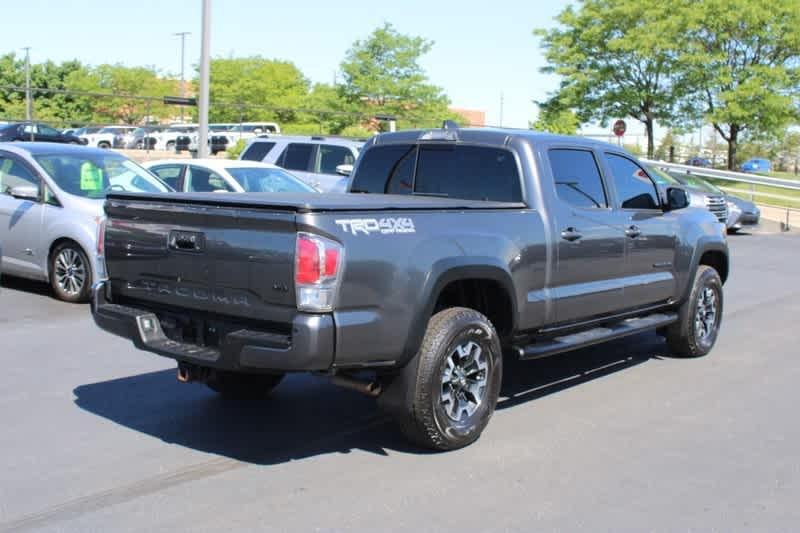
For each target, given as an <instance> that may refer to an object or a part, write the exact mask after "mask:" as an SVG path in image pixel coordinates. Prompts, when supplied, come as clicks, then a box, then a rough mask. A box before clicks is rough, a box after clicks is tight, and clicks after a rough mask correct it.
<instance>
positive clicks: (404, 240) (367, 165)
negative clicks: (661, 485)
mask: <svg viewBox="0 0 800 533" xmlns="http://www.w3.org/2000/svg"><path fill="white" fill-rule="evenodd" d="M105 212H106V217H107V218H106V222H105V224H104V239H101V240H100V249H101V250H102V251H103V254H104V259H105V263H106V268H107V274H108V277H107V279H105V280H102V281H101V282H99V283H97V284H96V286H95V288H94V292H93V302H92V312H93V315H94V320H95V321H96V323H97V324H98V325H99V326H100V327H101V328H103V329H105V330H107V331H109V332H111V333H114V334H116V335H120V336H122V337H125V338H128V339H131V340H132V341H133V343H134V344H135V345H136V347H138V348H140V349H142V350H146V351H149V352H153V353H156V354H159V355H162V356H165V357H168V358H171V359H174V360H176V361H177V364H178V378H179V380H180V381H185V382H186V381H198V382H202V383H205V384H206V385H207V386H208V387H210V388H211V389H213V390H214V391H216V392H218V393H220V394H222V395H229V396H235V397H249V398H259V397H262V396H264V395H266V394H268V393H269V392H270V390H271V389H272V388H274V387H275V386H276V385H277V384H278V383H279V381H280V380H281V378H282V377H283V376H284V375H285V374H286V373H289V372H314V373H319V374H324V375H327V376H330V377H331V379H332V380H333V382H334V383H336V384H339V385H343V386H346V387H350V388H352V389H356V390H359V391H361V392H363V393H365V394H369V395H372V396H375V397H377V398H378V402H379V404H381V405H382V406H383V408H385V409H386V410H387V411H388V412H389V413H391V415H393V416H394V417H395V419H396V420H397V421H398V423H399V426H400V428H401V429H402V431H403V432H404V433H405V434H406V435H407V436H408V437H409V438H410V439H412V440H413V441H414V442H416V443H419V444H421V445H423V446H426V447H430V448H433V449H437V450H449V449H454V448H459V447H462V446H465V445H467V444H470V443H471V442H473V441H475V440H476V439H477V438H478V437H479V436H480V434H481V432H482V431H483V430H484V428H485V427H486V425H487V423H488V421H489V418H490V417H491V416H492V413H493V411H494V409H495V405H496V402H497V399H498V394H499V391H500V385H501V378H502V371H503V362H504V360H505V361H508V359H507V358H514V359H536V358H541V357H546V356H551V355H555V354H560V353H564V352H569V351H572V350H575V349H578V348H582V347H585V346H589V345H593V344H597V343H601V342H605V341H609V340H612V339H617V338H620V337H624V336H628V335H632V334H636V333H639V332H643V331H647V330H655V331H657V332H658V333H659V334H661V335H662V336H664V337H665V338H666V342H667V344H668V346H669V348H670V350H671V351H672V353H674V354H675V355H677V356H688V357H695V356H701V355H704V354H706V353H708V352H709V350H711V348H712V346H713V345H714V342H715V341H716V339H717V335H718V332H719V327H720V321H721V318H722V304H723V292H722V285H723V283H724V282H725V280H726V278H727V277H728V269H729V266H728V248H727V244H726V237H725V228H724V226H723V225H722V224H720V222H719V220H717V218H716V217H715V216H714V215H713V214H711V213H710V212H709V211H708V210H707V209H704V208H694V207H690V206H689V205H688V200H687V196H686V192H685V191H683V190H682V189H681V188H679V187H667V188H663V187H662V188H659V186H657V184H656V183H655V182H654V181H653V179H652V178H651V176H650V175H649V174H648V171H647V170H646V169H645V167H644V166H643V165H641V164H640V163H639V162H638V161H637V159H636V158H634V157H632V156H631V155H630V154H628V153H626V152H625V151H624V150H622V149H620V148H618V147H616V146H612V145H610V144H605V143H601V142H596V141H592V140H588V139H581V138H575V137H561V136H552V135H546V134H540V133H535V132H530V131H522V130H520V131H517V130H502V129H469V128H466V129H463V128H459V127H457V126H456V125H454V124H450V123H446V124H445V125H444V126H443V127H442V128H441V129H432V130H422V131H403V132H396V133H388V134H382V135H379V136H376V137H375V138H373V139H371V140H370V141H369V142H368V143H367V144H366V146H365V148H364V150H363V152H362V153H361V154H360V156H359V158H358V160H357V162H356V165H355V167H354V170H353V175H352V180H351V183H350V186H349V194H327V195H320V194H292V193H284V194H274V195H273V194H241V195H218V194H197V193H194V194H192V193H185V194H126V193H121V192H119V193H118V192H113V191H112V192H109V194H108V198H107V201H106V204H105Z"/></svg>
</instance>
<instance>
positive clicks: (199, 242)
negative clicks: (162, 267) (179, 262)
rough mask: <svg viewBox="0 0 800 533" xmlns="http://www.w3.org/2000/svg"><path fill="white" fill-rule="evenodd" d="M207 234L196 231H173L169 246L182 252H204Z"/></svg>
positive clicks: (170, 235)
mask: <svg viewBox="0 0 800 533" xmlns="http://www.w3.org/2000/svg"><path fill="white" fill-rule="evenodd" d="M204 243H205V236H204V235H203V234H202V233H197V232H194V231H171V232H170V234H169V247H170V248H172V249H173V250H180V251H182V252H202V251H203V247H204Z"/></svg>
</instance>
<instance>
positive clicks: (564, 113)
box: [530, 98, 581, 135]
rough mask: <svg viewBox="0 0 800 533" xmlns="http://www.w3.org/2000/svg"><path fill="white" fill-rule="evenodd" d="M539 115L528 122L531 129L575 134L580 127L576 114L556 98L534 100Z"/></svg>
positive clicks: (560, 133) (559, 133)
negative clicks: (544, 100) (543, 100)
mask: <svg viewBox="0 0 800 533" xmlns="http://www.w3.org/2000/svg"><path fill="white" fill-rule="evenodd" d="M536 105H537V106H538V107H539V115H538V116H537V117H536V120H535V121H534V122H532V123H531V124H530V127H531V129H534V130H536V131H545V132H548V133H555V134H558V135H575V133H576V132H577V131H578V128H579V127H580V125H581V123H580V119H578V115H577V114H576V113H575V111H573V110H572V109H570V108H569V107H567V106H566V105H565V104H564V102H562V101H561V100H559V99H558V98H551V99H550V100H547V101H546V102H536Z"/></svg>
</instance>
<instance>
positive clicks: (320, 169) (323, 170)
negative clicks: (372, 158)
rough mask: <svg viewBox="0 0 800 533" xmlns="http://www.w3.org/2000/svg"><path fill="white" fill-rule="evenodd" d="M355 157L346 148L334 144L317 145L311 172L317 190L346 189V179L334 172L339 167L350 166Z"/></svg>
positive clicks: (341, 190)
mask: <svg viewBox="0 0 800 533" xmlns="http://www.w3.org/2000/svg"><path fill="white" fill-rule="evenodd" d="M355 161H356V157H355V155H354V154H353V151H352V150H351V149H350V148H349V147H347V146H337V145H335V144H319V145H317V153H316V154H315V157H314V167H313V169H312V170H313V172H314V173H316V180H317V183H318V185H316V187H318V188H319V189H321V190H323V191H340V192H344V191H345V190H346V189H347V177H346V176H342V175H341V174H338V173H337V172H336V167H338V166H339V165H352V164H353V163H355Z"/></svg>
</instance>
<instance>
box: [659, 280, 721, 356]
mask: <svg viewBox="0 0 800 533" xmlns="http://www.w3.org/2000/svg"><path fill="white" fill-rule="evenodd" d="M709 290H710V291H712V293H713V294H714V298H715V316H714V320H713V327H711V328H708V329H709V333H708V334H707V335H703V327H704V326H703V325H699V324H698V308H699V306H700V305H702V302H701V298H703V294H704V293H705V294H706V295H707V294H708V293H707V292H706V291H709ZM706 300H707V299H706ZM722 303H723V300H722V280H721V279H720V277H719V273H718V272H717V271H716V270H714V269H713V268H712V267H710V266H706V265H700V266H699V267H697V272H696V273H695V275H694V284H693V285H692V291H691V293H690V294H689V298H688V299H687V300H686V301H685V302H683V304H681V306H680V308H679V309H678V321H677V322H675V323H673V324H671V325H669V326H668V327H667V330H666V335H665V337H666V339H667V346H669V350H670V352H671V353H672V354H673V355H675V356H678V357H700V356H703V355H706V354H707V353H708V352H710V351H711V348H713V347H714V343H715V342H716V340H717V336H718V334H719V327H720V324H721V322H722V309H723V306H722Z"/></svg>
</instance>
